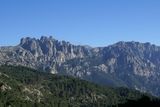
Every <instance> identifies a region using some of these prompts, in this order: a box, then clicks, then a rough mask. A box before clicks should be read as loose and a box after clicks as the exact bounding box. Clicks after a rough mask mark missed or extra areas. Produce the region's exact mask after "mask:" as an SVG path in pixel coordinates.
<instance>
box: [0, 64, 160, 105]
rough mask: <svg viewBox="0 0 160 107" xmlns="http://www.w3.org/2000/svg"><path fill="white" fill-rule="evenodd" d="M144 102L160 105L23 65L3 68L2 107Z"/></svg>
mask: <svg viewBox="0 0 160 107" xmlns="http://www.w3.org/2000/svg"><path fill="white" fill-rule="evenodd" d="M143 101H144V102H145V101H147V102H148V103H149V104H151V105H153V104H154V105H155V106H157V107H158V105H159V99H157V98H155V97H152V96H149V95H146V94H142V93H140V92H138V91H135V90H129V89H126V88H110V87H103V86H98V85H96V84H93V83H90V82H87V81H84V80H80V79H75V78H72V77H67V76H57V75H51V74H47V73H43V72H39V71H36V70H33V69H30V68H25V67H20V66H18V67H16V66H7V65H3V66H1V67H0V107H107V106H109V107H110V106H115V107H116V106H120V107H123V106H126V105H133V104H141V103H140V102H143ZM142 104H145V103H142ZM142 104H141V105H142ZM146 104H147V103H146Z"/></svg>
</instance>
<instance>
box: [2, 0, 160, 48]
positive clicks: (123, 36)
mask: <svg viewBox="0 0 160 107" xmlns="http://www.w3.org/2000/svg"><path fill="white" fill-rule="evenodd" d="M28 36H29V37H35V38H40V37H41V36H53V38H55V39H57V40H65V41H69V42H71V43H72V44H76V45H90V46H94V47H97V46H107V45H110V44H113V43H116V42H118V41H138V42H151V43H152V44H156V45H159V46H160V0H0V46H6V45H17V44H19V41H20V39H21V38H22V37H28Z"/></svg>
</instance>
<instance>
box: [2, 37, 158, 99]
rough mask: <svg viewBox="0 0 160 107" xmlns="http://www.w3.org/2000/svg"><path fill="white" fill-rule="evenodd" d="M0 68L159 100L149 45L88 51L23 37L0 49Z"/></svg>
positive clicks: (123, 44)
mask: <svg viewBox="0 0 160 107" xmlns="http://www.w3.org/2000/svg"><path fill="white" fill-rule="evenodd" d="M0 64H1V65H3V64H7V65H22V66H27V67H31V68H35V69H43V70H44V71H47V72H51V73H53V74H55V73H56V74H63V75H71V76H74V77H79V78H82V79H85V80H89V81H93V82H96V83H100V84H105V85H111V86H126V87H129V88H134V89H137V90H140V91H143V92H150V93H152V94H153V95H157V96H160V85H159V82H160V78H159V77H160V67H159V65H160V47H159V46H155V45H151V44H150V43H139V42H118V43H116V44H113V45H110V46H107V47H97V48H91V47H87V46H76V45H72V44H70V43H69V42H65V41H58V40H55V39H54V38H53V37H45V36H42V37H41V38H40V39H36V38H30V37H26V38H22V39H21V42H20V44H19V45H17V46H12V47H1V48H0Z"/></svg>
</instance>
